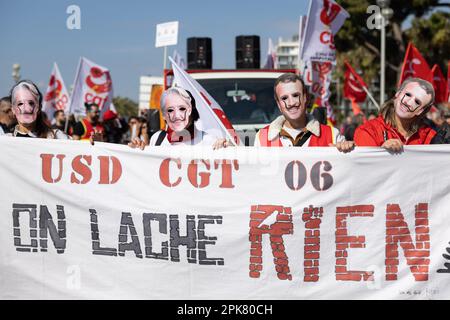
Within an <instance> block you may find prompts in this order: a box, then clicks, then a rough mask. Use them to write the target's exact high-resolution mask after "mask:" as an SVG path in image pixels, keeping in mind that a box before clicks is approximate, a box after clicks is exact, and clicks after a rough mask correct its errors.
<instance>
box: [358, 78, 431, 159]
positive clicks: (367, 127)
mask: <svg viewBox="0 0 450 320" xmlns="http://www.w3.org/2000/svg"><path fill="white" fill-rule="evenodd" d="M434 96H435V93H434V89H433V85H432V84H431V83H429V82H428V81H425V80H423V79H419V78H408V79H406V80H405V81H404V82H403V83H402V85H401V86H400V88H399V90H398V91H397V93H396V94H395V96H394V98H393V99H391V100H388V101H387V102H386V103H385V104H384V105H383V106H382V107H381V109H380V114H379V116H378V118H376V119H373V120H370V121H367V122H366V123H365V124H363V125H361V126H360V127H359V128H358V129H356V131H355V144H356V145H357V146H381V147H383V148H385V149H387V150H389V151H391V152H400V151H402V150H403V145H418V144H430V143H431V141H432V140H433V138H434V137H435V135H436V131H435V130H434V129H432V128H431V127H430V126H427V125H426V124H425V123H424V119H425V116H426V113H427V112H428V111H429V109H430V108H431V106H432V104H433V101H434Z"/></svg>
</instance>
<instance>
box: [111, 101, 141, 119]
mask: <svg viewBox="0 0 450 320" xmlns="http://www.w3.org/2000/svg"><path fill="white" fill-rule="evenodd" d="M113 103H114V106H115V107H116V110H117V112H118V113H119V115H121V116H122V117H126V118H128V117H130V116H137V115H138V104H137V103H136V102H134V101H133V100H131V99H129V98H126V97H120V96H117V97H114V98H113Z"/></svg>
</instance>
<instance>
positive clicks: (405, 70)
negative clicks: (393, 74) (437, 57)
mask: <svg viewBox="0 0 450 320" xmlns="http://www.w3.org/2000/svg"><path fill="white" fill-rule="evenodd" d="M410 77H415V78H421V79H424V80H427V81H429V82H430V83H433V73H432V72H431V69H430V66H429V65H428V63H427V61H426V60H425V59H424V57H422V55H421V54H420V52H419V50H417V48H416V47H414V45H413V44H412V43H411V42H410V43H409V44H408V48H407V49H406V54H405V59H404V60H403V66H402V73H401V74H400V80H399V82H398V86H399V87H400V85H401V84H402V82H403V81H405V79H407V78H410Z"/></svg>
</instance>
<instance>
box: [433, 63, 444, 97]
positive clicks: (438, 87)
mask: <svg viewBox="0 0 450 320" xmlns="http://www.w3.org/2000/svg"><path fill="white" fill-rule="evenodd" d="M431 72H432V73H433V87H434V91H435V93H436V97H435V99H434V101H435V102H436V103H442V102H446V101H447V99H446V98H447V81H445V78H444V75H443V74H442V71H441V68H439V66H438V65H437V64H435V65H434V66H433V69H431Z"/></svg>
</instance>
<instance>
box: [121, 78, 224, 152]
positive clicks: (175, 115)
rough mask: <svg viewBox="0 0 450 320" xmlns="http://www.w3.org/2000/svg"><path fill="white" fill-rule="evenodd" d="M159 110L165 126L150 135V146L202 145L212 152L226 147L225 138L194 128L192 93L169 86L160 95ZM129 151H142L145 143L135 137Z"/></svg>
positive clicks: (195, 115)
mask: <svg viewBox="0 0 450 320" xmlns="http://www.w3.org/2000/svg"><path fill="white" fill-rule="evenodd" d="M161 111H162V113H163V118H164V120H165V121H166V123H167V129H166V130H160V131H158V132H156V133H155V134H154V135H152V137H151V139H150V146H179V145H202V146H212V147H213V149H218V148H222V147H227V146H228V145H230V143H229V142H227V140H226V139H220V138H216V137H214V136H212V135H210V134H208V133H206V132H204V131H200V130H199V129H197V127H196V126H195V121H197V120H198V119H199V117H200V116H199V113H198V111H197V109H196V106H195V99H194V97H193V96H192V94H191V93H190V92H189V91H187V90H184V89H183V88H180V87H171V88H169V89H167V90H166V91H164V92H163V94H162V95H161ZM128 145H129V146H130V147H132V148H136V147H139V148H141V149H144V148H145V146H146V144H145V141H144V140H142V139H140V138H139V137H135V138H133V139H132V141H131V142H130V143H129V144H128Z"/></svg>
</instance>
